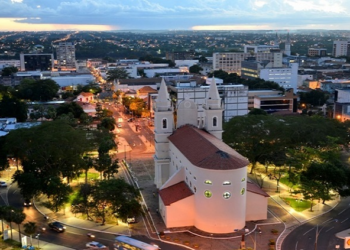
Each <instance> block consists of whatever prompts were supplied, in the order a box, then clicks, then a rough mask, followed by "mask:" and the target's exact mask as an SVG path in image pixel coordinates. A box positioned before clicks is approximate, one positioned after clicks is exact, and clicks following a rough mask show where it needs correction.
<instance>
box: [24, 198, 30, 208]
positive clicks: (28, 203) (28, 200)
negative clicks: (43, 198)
mask: <svg viewBox="0 0 350 250" xmlns="http://www.w3.org/2000/svg"><path fill="white" fill-rule="evenodd" d="M31 205H32V202H31V201H30V199H24V202H23V206H25V207H30V206H31Z"/></svg>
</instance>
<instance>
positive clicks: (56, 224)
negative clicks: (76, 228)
mask: <svg viewBox="0 0 350 250" xmlns="http://www.w3.org/2000/svg"><path fill="white" fill-rule="evenodd" d="M49 227H50V228H51V229H53V230H55V231H56V232H58V233H63V232H64V230H66V227H65V226H63V225H62V224H61V223H59V222H57V221H55V222H51V223H49Z"/></svg>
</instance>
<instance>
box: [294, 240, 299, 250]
mask: <svg viewBox="0 0 350 250" xmlns="http://www.w3.org/2000/svg"><path fill="white" fill-rule="evenodd" d="M298 242H299V241H297V243H295V250H297V249H298Z"/></svg>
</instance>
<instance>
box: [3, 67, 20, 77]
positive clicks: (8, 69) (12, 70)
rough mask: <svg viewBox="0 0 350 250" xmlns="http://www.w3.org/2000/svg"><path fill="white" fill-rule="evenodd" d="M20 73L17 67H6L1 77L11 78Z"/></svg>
mask: <svg viewBox="0 0 350 250" xmlns="http://www.w3.org/2000/svg"><path fill="white" fill-rule="evenodd" d="M17 72H18V68H17V67H5V68H3V69H2V70H1V76H11V75H13V74H14V73H17Z"/></svg>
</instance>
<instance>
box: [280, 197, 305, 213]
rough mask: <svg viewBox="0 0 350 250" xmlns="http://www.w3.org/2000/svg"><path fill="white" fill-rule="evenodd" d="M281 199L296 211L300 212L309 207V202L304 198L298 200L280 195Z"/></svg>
mask: <svg viewBox="0 0 350 250" xmlns="http://www.w3.org/2000/svg"><path fill="white" fill-rule="evenodd" d="M281 199H282V200H283V201H284V202H285V203H287V204H288V205H289V206H291V207H292V208H293V209H294V210H295V211H297V212H302V211H304V210H306V209H310V206H311V202H310V201H306V200H298V199H295V198H290V197H281Z"/></svg>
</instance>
